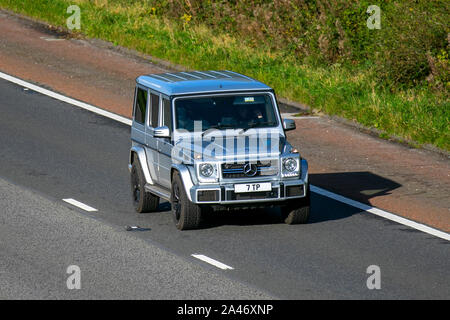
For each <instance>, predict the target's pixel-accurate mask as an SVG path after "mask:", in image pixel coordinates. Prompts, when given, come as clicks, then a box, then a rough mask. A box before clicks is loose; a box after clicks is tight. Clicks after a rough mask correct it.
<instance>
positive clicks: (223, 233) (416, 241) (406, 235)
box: [0, 80, 450, 299]
mask: <svg viewBox="0 0 450 320" xmlns="http://www.w3.org/2000/svg"><path fill="white" fill-rule="evenodd" d="M130 107H131V103H130ZM0 115H1V116H0V178H3V179H5V180H6V181H8V183H6V182H5V181H1V180H0V210H1V216H0V218H1V224H0V231H1V234H0V239H1V242H0V254H1V259H0V261H1V262H0V298H24V297H28V296H32V297H44V298H45V297H55V296H56V297H62V298H66V297H67V292H66V291H65V290H66V289H65V288H64V286H65V277H66V276H67V275H65V274H63V275H60V274H57V275H56V273H57V272H58V270H59V271H60V270H61V269H62V267H63V265H65V264H68V263H71V262H70V257H74V253H73V252H74V250H75V252H76V253H77V255H76V257H77V259H75V260H77V263H78V264H79V265H80V268H81V269H82V270H83V265H86V268H85V270H86V271H83V275H85V274H87V275H86V279H88V280H86V281H84V282H83V288H82V289H81V290H80V291H79V293H78V295H76V296H75V297H80V296H82V297H89V298H111V297H117V296H120V297H133V298H134V297H136V296H142V295H144V294H145V292H147V293H149V292H150V293H152V292H154V291H155V289H154V288H155V286H160V287H162V288H166V289H165V290H163V291H161V293H160V294H154V295H152V294H148V295H147V296H142V298H152V297H158V298H162V297H163V298H164V297H165V298H167V299H172V298H183V297H186V296H189V294H191V295H192V294H193V295H194V296H195V294H197V293H198V297H199V298H200V297H202V298H204V297H205V295H206V297H210V298H225V299H227V298H230V296H232V297H236V298H264V297H275V298H282V299H317V298H324V299H330V298H331V299H341V298H342V299H359V298H361V299H432V298H440V299H448V298H449V297H450V275H449V272H448V270H450V247H449V242H448V241H445V240H442V239H439V238H436V237H433V236H431V235H428V234H425V233H422V232H419V231H416V230H414V229H411V228H409V227H406V226H403V225H400V224H396V223H393V222H391V221H388V220H385V219H382V218H379V217H376V216H374V215H371V214H369V213H366V212H360V211H359V210H358V209H355V208H353V207H351V206H347V205H345V204H342V203H339V202H336V201H334V200H331V199H329V198H326V197H323V196H320V195H317V194H314V193H313V194H312V213H311V221H310V223H309V224H307V225H296V226H289V225H285V224H283V223H281V222H280V220H279V217H278V212H277V210H267V211H261V212H236V213H232V214H230V213H222V214H215V215H213V216H210V217H208V219H207V225H206V226H205V228H204V229H201V230H194V231H184V232H180V231H178V230H177V229H176V228H175V226H174V224H173V222H172V217H171V215H170V213H169V212H168V210H169V209H170V205H169V204H168V203H167V202H164V203H161V205H160V210H159V211H158V212H155V213H149V214H142V215H139V214H137V213H135V212H134V211H133V208H132V204H131V200H130V190H129V189H130V187H129V173H128V169H127V163H128V161H127V159H128V152H129V146H130V127H128V126H126V125H123V124H120V123H117V122H114V121H113V120H110V119H107V118H104V117H101V116H98V115H95V114H93V113H90V112H88V111H85V110H81V109H79V108H76V107H73V106H71V105H68V104H65V103H62V102H60V101H57V100H54V99H51V98H49V97H46V96H42V95H40V94H38V93H36V92H33V91H31V90H24V89H23V88H22V87H20V86H17V85H14V84H11V83H8V82H6V81H3V80H0ZM25 189H26V190H25ZM66 198H73V199H76V200H78V201H81V202H83V203H85V204H87V205H89V206H92V207H94V208H96V209H98V211H96V212H89V213H88V212H85V211H83V210H81V209H78V208H76V207H73V206H72V205H70V204H67V203H65V202H63V201H62V199H66ZM21 199H23V200H22V201H21ZM30 199H31V200H33V199H35V200H34V201H31V200H30ZM36 199H37V200H36ZM45 208H47V210H46V209H45ZM27 212H29V213H30V214H26V213H27ZM36 212H39V213H36ZM36 215H39V218H37V217H36ZM34 219H38V221H43V220H44V221H46V222H45V223H43V224H39V223H38V226H37V227H36V225H35V223H33V221H34ZM126 225H138V226H140V227H142V228H144V229H143V231H134V232H133V231H132V232H126V231H125V229H124V226H126ZM55 230H59V231H58V232H56V231H55ZM74 230H79V232H75V231H74ZM55 232H56V233H55ZM77 234H79V236H77ZM28 235H30V236H29V237H28ZM65 237H68V238H69V239H70V238H71V237H74V238H76V239H78V241H75V242H74V246H75V247H76V248H75V249H74V246H71V245H69V244H68V241H67V239H65ZM81 239H84V241H81ZM19 244H20V245H19ZM97 246H98V247H97ZM21 248H27V249H26V250H25V249H23V250H22V249H21ZM31 248H35V250H32V249H31ZM155 252H156V253H155ZM192 254H203V255H206V256H208V257H211V258H213V259H216V260H218V261H220V262H222V263H225V264H227V265H229V266H231V267H233V270H220V269H218V268H216V267H214V266H211V265H209V264H206V263H204V262H202V261H199V260H196V259H195V258H193V257H192V256H191V255H192ZM128 259H129V260H130V261H131V262H130V263H127V262H124V261H128ZM171 259H172V260H173V261H175V262H173V261H171ZM8 261H9V262H8ZM77 263H73V264H77ZM149 263H151V264H150V265H151V266H152V267H151V268H149ZM95 264H98V265H99V266H98V268H99V269H98V270H100V271H98V270H95V268H94V269H93V268H92V267H89V266H92V265H95ZM55 265H56V266H59V267H55ZM370 265H377V266H379V267H380V270H381V289H380V290H369V289H368V288H367V285H366V281H367V278H368V277H369V276H370V275H369V274H367V273H366V270H367V268H368V267H369V266H370ZM108 268H110V269H111V270H110V273H111V274H112V275H114V276H111V275H110V276H105V272H106V273H107V270H109V269H108ZM42 270H46V272H41V271H42ZM133 273H134V274H135V276H129V275H130V274H133ZM151 274H154V277H152V276H151ZM160 274H163V275H161V276H157V275H160ZM169 274H174V275H175V276H176V277H175V280H174V278H172V277H170V276H168V275H169ZM127 278H130V279H131V280H130V281H131V282H130V285H123V286H120V285H118V284H121V283H123V282H124V281H125V280H124V279H127ZM18 279H26V281H25V280H24V282H23V285H22V282H21V281H18ZM57 279H59V280H57ZM89 279H90V280H89ZM61 281H62V287H61ZM121 281H122V282H121ZM98 283H101V285H100V286H96V284H98ZM131 283H138V284H139V286H138V288H139V289H136V290H134V288H135V286H133V285H131ZM183 283H184V284H185V285H189V288H190V289H189V290H188V291H183V290H184V289H183V290H182V291H181V293H180V294H179V295H178V296H177V295H175V296H172V295H171V294H173V292H176V290H178V288H179V287H180V286H183ZM196 283H197V284H198V283H200V284H199V285H197V286H196V285H194V284H196ZM224 283H225V284H224ZM108 286H109V287H108ZM218 286H219V287H220V288H218ZM5 288H10V289H5ZM42 288H44V289H42ZM102 288H103V289H104V290H103V289H102ZM107 288H120V289H119V291H120V294H115V293H114V292H116V291H114V290H111V289H107ZM208 288H209V290H211V295H210V296H208V293H207V290H208ZM175 289H176V290H175ZM146 290H147V291H146ZM43 292H45V293H46V294H45V293H43ZM183 292H185V294H183ZM69 296H70V295H69Z"/></svg>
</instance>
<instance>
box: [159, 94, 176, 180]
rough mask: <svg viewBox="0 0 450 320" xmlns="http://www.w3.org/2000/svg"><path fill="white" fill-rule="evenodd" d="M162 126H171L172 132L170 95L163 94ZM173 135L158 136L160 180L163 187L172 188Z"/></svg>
mask: <svg viewBox="0 0 450 320" xmlns="http://www.w3.org/2000/svg"><path fill="white" fill-rule="evenodd" d="M160 110H161V116H160V121H161V126H166V127H168V128H169V130H170V133H171V134H172V129H173V125H172V105H171V102H170V99H169V97H167V96H164V95H162V96H161V109H160ZM172 148H173V142H172V137H170V138H158V151H159V180H160V184H161V185H162V186H163V187H166V188H168V189H170V187H171V177H170V170H171V168H172V156H171V153H172Z"/></svg>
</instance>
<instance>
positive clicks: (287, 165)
mask: <svg viewBox="0 0 450 320" xmlns="http://www.w3.org/2000/svg"><path fill="white" fill-rule="evenodd" d="M283 167H284V169H285V170H286V171H288V172H294V171H295V170H297V167H298V165H297V160H296V159H294V158H287V159H286V160H284V162H283Z"/></svg>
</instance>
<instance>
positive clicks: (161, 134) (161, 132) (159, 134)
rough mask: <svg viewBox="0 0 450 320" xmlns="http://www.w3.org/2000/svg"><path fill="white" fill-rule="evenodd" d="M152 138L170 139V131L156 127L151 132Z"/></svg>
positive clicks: (165, 127)
mask: <svg viewBox="0 0 450 320" xmlns="http://www.w3.org/2000/svg"><path fill="white" fill-rule="evenodd" d="M153 136H154V137H155V138H170V129H169V127H167V126H162V127H156V128H155V129H154V130H153Z"/></svg>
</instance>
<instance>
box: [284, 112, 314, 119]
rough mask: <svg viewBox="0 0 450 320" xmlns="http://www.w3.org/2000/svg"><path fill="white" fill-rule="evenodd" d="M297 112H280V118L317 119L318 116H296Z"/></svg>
mask: <svg viewBox="0 0 450 320" xmlns="http://www.w3.org/2000/svg"><path fill="white" fill-rule="evenodd" d="M296 114H298V113H282V114H281V118H283V119H319V118H320V117H318V116H296Z"/></svg>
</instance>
